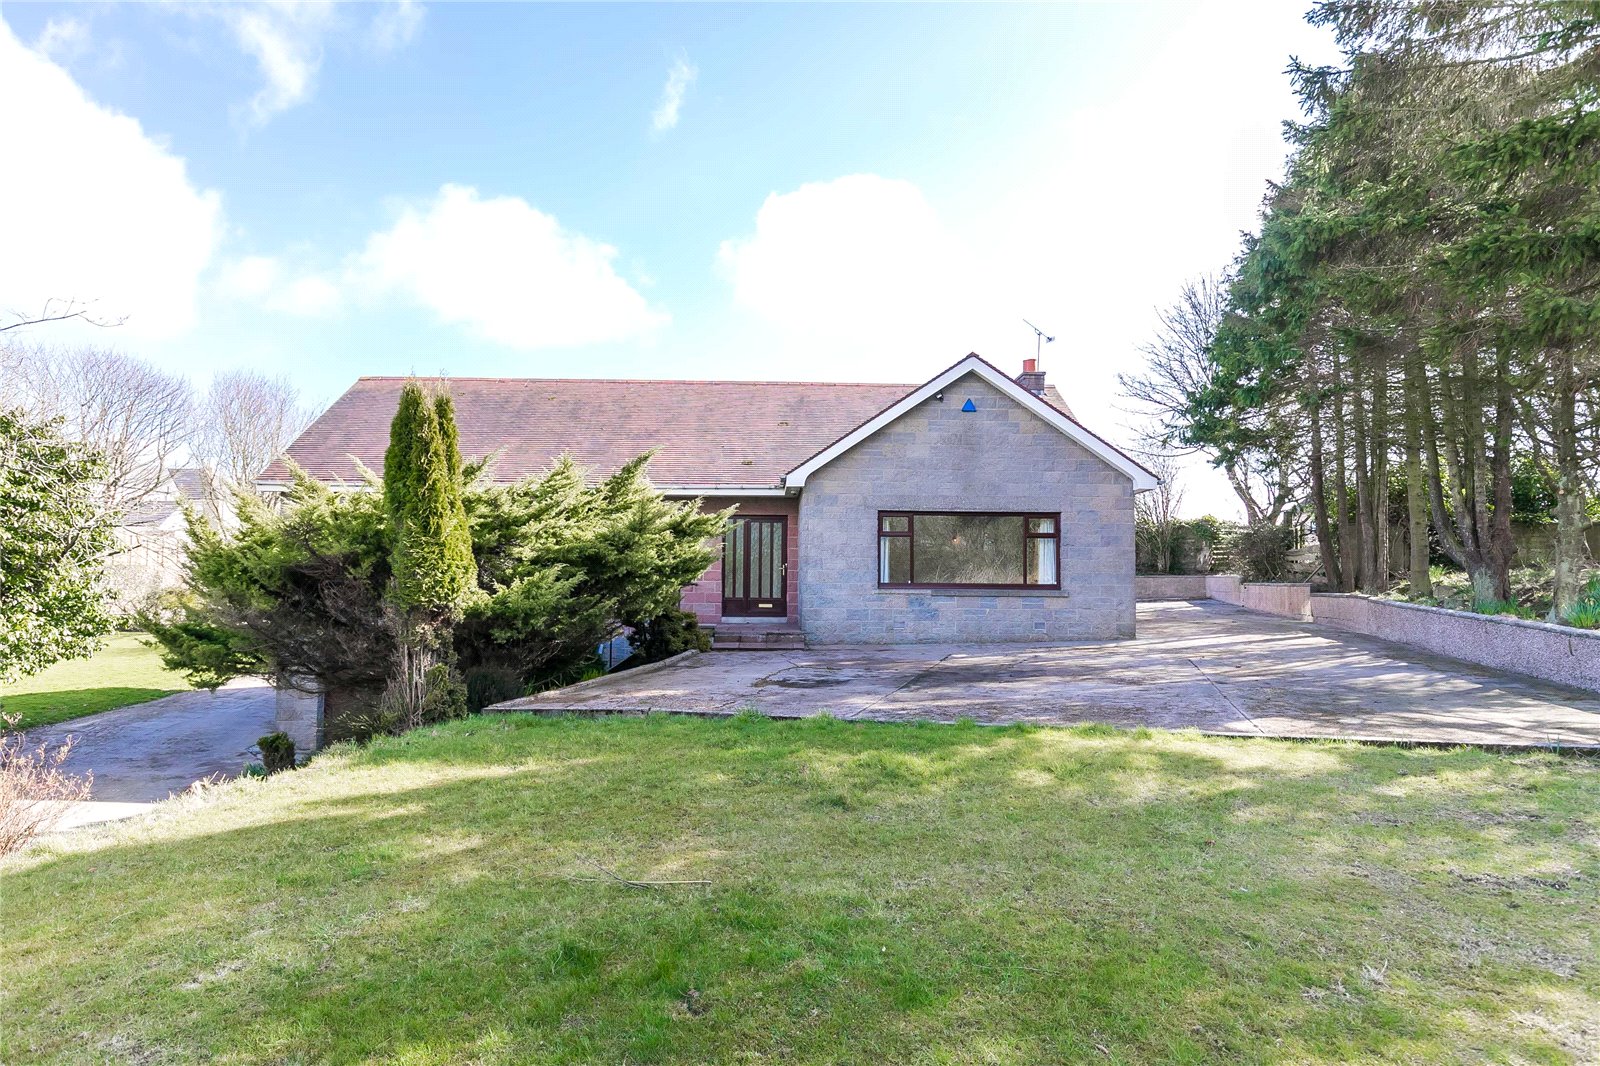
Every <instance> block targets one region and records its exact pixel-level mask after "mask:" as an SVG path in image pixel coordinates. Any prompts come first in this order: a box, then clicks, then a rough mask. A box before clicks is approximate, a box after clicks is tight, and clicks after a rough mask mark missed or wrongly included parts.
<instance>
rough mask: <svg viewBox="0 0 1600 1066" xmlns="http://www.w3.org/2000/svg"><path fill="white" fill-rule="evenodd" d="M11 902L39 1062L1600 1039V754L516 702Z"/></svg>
mask: <svg viewBox="0 0 1600 1066" xmlns="http://www.w3.org/2000/svg"><path fill="white" fill-rule="evenodd" d="M596 864H603V865H604V866H605V867H607V868H609V869H610V870H612V871H615V872H616V873H617V874H619V875H621V876H624V877H628V878H634V879H646V880H676V879H697V878H705V879H709V880H710V881H711V882H712V883H711V885H710V886H709V887H704V888H702V887H696V886H692V885H690V886H675V887H663V888H653V889H652V888H633V887H628V886H626V885H624V884H621V883H618V882H617V881H615V880H612V879H610V878H609V877H608V876H607V875H606V874H604V873H602V872H601V871H600V869H599V868H598V866H597V865H596ZM0 878H3V884H0V888H3V896H4V900H5V903H4V914H5V935H4V937H3V939H0V969H3V973H4V978H5V979H4V982H3V984H4V989H5V991H4V999H3V1001H0V1011H3V1014H0V1016H3V1017H4V1018H5V1019H6V1024H5V1025H4V1026H0V1060H3V1061H5V1062H7V1063H24V1062H38V1061H51V1062H66V1063H75V1062H97V1061H107V1060H117V1061H135V1062H151V1063H156V1062H160V1063H168V1062H199V1061H206V1062H224V1063H257V1062H260V1063H267V1062H273V1063H311V1062H339V1063H348V1062H362V1063H402V1064H422V1063H490V1064H494V1063H519V1062H539V1063H579V1062H583V1063H591V1062H604V1063H647V1062H661V1063H684V1064H687V1063H745V1062H758V1061H759V1062H784V1063H841V1062H861V1063H884V1062H896V1063H900V1062H905V1063H929V1064H935V1063H1002V1064H1005V1063H1016V1064H1022V1063H1029V1064H1032V1063H1044V1062H1072V1061H1085V1062H1110V1063H1136V1062H1176V1063H1197V1062H1217V1063H1241V1062H1297V1063H1305V1062H1312V1063H1317V1062H1321V1063H1333V1062H1351V1061H1388V1062H1430V1063H1431V1062H1451V1061H1473V1062H1479V1061H1502V1062H1510V1061H1517V1062H1561V1061H1594V1060H1595V1058H1596V1056H1597V1055H1600V1028H1597V1026H1596V1024H1595V1019H1596V1018H1600V959H1597V936H1600V933H1597V930H1600V892H1597V888H1600V764H1596V763H1594V762H1590V761H1584V760H1578V759H1562V758H1560V757H1557V756H1553V755H1550V754H1548V753H1536V754H1528V755H1519V756H1507V755H1497V754H1488V753H1484V752H1480V751H1474V750H1457V751H1448V752H1445V751H1434V750H1423V749H1416V750H1406V749H1398V748H1371V747H1361V746H1356V745H1346V744H1339V743H1333V742H1328V743H1292V742H1281V741H1266V740H1260V741H1257V740H1250V741H1228V740H1220V739H1206V738H1201V737H1199V736H1197V735H1193V734H1172V733H1152V732H1147V731H1139V732H1133V733H1128V732H1118V731H1115V730H1111V729H1108V728H1104V727H1086V728H1079V729H1073V730H1053V729H1052V730H1043V729H1027V728H1022V727H1018V728H1008V729H988V728H983V727H978V726H971V725H957V726H933V725H871V724H854V723H841V722H834V721H831V720H827V719H824V720H817V721H809V722H773V721H767V720H764V719H759V718H755V717H754V716H750V715H745V716H740V717H739V718H737V719H734V720H697V719H683V718H667V717H659V716H658V717H651V718H643V719H623V718H615V719H601V720H584V719H574V718H563V719H541V718H535V717H530V716H518V715H510V716H502V717H487V718H477V719H469V720H467V721H464V722H460V723H456V724H454V725H451V726H448V727H444V728H440V729H433V730H422V731H417V732H414V733H412V734H410V735H407V736H404V737H400V738H396V739H388V740H381V741H378V742H376V743H373V744H372V745H370V746H369V747H366V748H362V749H357V748H353V747H346V746H341V747H339V748H336V749H334V750H332V751H331V752H329V753H327V754H325V755H323V756H321V757H319V758H318V759H317V760H316V761H315V762H314V763H313V764H312V765H311V766H310V767H309V768H307V769H303V770H300V771H298V772H295V773H288V774H283V775H279V776H277V777H274V778H271V779H267V780H254V781H252V780H244V781H239V782H237V783H234V784H232V785H229V786H226V787H224V788H222V789H220V790H218V791H216V792H215V793H213V794H211V795H210V796H200V797H191V798H187V799H183V800H179V801H175V804H174V807H173V808H172V809H170V811H169V813H167V814H165V815H163V816H158V817H155V818H152V819H149V820H147V821H142V822H139V823H130V824H124V825H121V826H112V827H106V828H101V829H95V830H86V831H83V832H79V833H74V834H69V835H65V836H61V837H57V838H54V839H53V840H50V841H47V842H45V843H44V844H42V845H36V846H35V847H34V848H33V849H31V850H29V851H26V852H24V853H22V854H20V855H18V856H14V857H13V858H11V859H9V860H5V861H4V863H0Z"/></svg>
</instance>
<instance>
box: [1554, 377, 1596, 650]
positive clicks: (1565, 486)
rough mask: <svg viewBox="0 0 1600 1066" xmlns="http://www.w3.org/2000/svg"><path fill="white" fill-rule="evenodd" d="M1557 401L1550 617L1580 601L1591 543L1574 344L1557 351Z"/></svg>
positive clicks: (1566, 611)
mask: <svg viewBox="0 0 1600 1066" xmlns="http://www.w3.org/2000/svg"><path fill="white" fill-rule="evenodd" d="M1554 364H1555V365H1554V367H1553V368H1552V369H1553V370H1554V371H1555V373H1554V374H1553V375H1552V377H1553V378H1554V379H1555V380H1554V383H1553V384H1554V385H1555V402H1554V403H1552V404H1551V408H1550V413H1551V426H1550V438H1551V441H1550V442H1551V444H1552V446H1553V450H1554V452H1555V459H1556V558H1555V570H1556V573H1555V599H1554V602H1553V603H1552V604H1551V605H1550V621H1552V622H1559V621H1562V620H1564V619H1565V618H1566V617H1567V616H1568V615H1569V614H1570V613H1571V612H1572V609H1573V607H1575V606H1576V605H1577V602H1578V595H1579V593H1581V592H1582V591H1583V590H1582V588H1581V586H1580V583H1579V578H1580V577H1581V576H1582V571H1583V560H1584V557H1585V556H1586V555H1587V554H1588V545H1586V544H1585V543H1584V540H1583V529H1584V510H1585V508H1584V499H1583V496H1584V484H1583V472H1582V470H1581V469H1580V468H1579V465H1578V463H1579V460H1578V384H1577V374H1576V373H1575V368H1574V366H1573V354H1572V350H1571V349H1570V348H1568V349H1562V350H1561V351H1559V352H1557V353H1556V356H1555V359H1554Z"/></svg>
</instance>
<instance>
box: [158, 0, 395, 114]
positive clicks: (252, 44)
mask: <svg viewBox="0 0 1600 1066" xmlns="http://www.w3.org/2000/svg"><path fill="white" fill-rule="evenodd" d="M347 9H348V5H340V4H339V3H338V2H337V0H272V2H242V0H241V2H236V3H206V4H198V5H184V6H181V7H172V8H170V9H169V10H172V11H175V12H180V13H183V14H187V15H192V16H198V17H208V18H212V19H215V20H218V21H220V22H221V23H222V24H223V25H224V26H225V27H226V28H227V30H228V32H229V34H231V35H232V37H233V40H234V43H235V44H237V45H238V46H239V48H240V49H241V50H242V51H243V52H245V54H247V55H249V56H251V57H252V58H253V59H254V60H255V62H256V66H257V67H258V68H259V70H260V72H261V78H262V86H261V88H260V90H258V91H257V92H256V94H255V95H254V96H253V97H251V98H250V100H249V102H248V103H247V104H245V105H244V106H243V107H242V108H241V110H242V112H243V115H244V118H245V119H246V121H247V122H248V123H249V124H251V125H255V126H260V125H264V124H265V123H267V122H268V121H270V120H271V119H272V118H273V117H275V116H277V115H279V114H282V113H283V112H285V111H287V110H289V109H290V108H292V107H295V106H297V105H299V104H303V103H305V102H306V101H307V100H309V99H311V97H312V95H313V94H314V93H315V92H316V84H317V76H318V74H319V73H320V72H321V70H322V61H323V56H324V53H325V51H326V49H327V47H328V45H329V44H330V43H333V44H336V45H337V44H339V43H342V42H344V41H347V40H350V39H352V36H353V38H354V39H355V40H357V41H362V40H364V41H365V43H366V44H367V45H368V46H369V47H371V48H372V49H373V50H375V51H378V52H391V51H394V50H396V49H398V48H402V47H404V46H405V45H407V44H409V43H410V42H411V40H412V39H413V38H414V37H415V36H416V35H417V31H418V29H419V28H420V27H421V25H422V17H423V14H424V9H423V7H422V5H421V4H420V3H418V2H417V0H392V2H390V3H385V4H382V5H380V6H378V7H377V13H376V14H374V15H373V16H372V18H371V19H370V20H368V21H367V23H366V29H365V31H364V36H363V35H362V32H361V31H360V30H359V28H358V27H359V22H357V21H355V20H352V19H351V18H350V17H348V16H346V15H345V14H344V11H345V10H347ZM356 10H359V11H361V12H363V14H364V13H365V12H366V11H367V10H370V9H369V8H367V7H364V6H363V7H357V8H356Z"/></svg>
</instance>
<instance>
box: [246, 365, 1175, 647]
mask: <svg viewBox="0 0 1600 1066" xmlns="http://www.w3.org/2000/svg"><path fill="white" fill-rule="evenodd" d="M406 380H407V379H405V378H398V377H372V378H361V379H360V380H359V381H357V382H356V383H355V385H353V386H352V387H351V388H350V390H349V391H348V392H346V393H345V394H344V395H343V396H342V397H340V398H339V400H338V401H337V402H335V403H334V405H333V406H332V407H330V408H329V409H328V410H327V411H326V412H325V413H324V414H323V415H322V417H321V418H319V419H317V420H316V422H314V423H312V425H311V426H310V428H308V429H307V430H306V431H305V432H304V433H303V434H301V436H300V438H299V439H298V440H297V441H295V443H294V444H293V445H291V446H290V448H289V451H288V455H289V457H290V458H291V459H293V460H294V461H295V462H296V463H297V464H299V466H300V467H301V468H302V469H304V470H306V471H307V472H308V473H309V474H311V475H312V476H313V477H315V478H317V479H319V480H321V481H324V482H327V483H335V484H336V483H346V484H354V483H357V482H359V480H360V475H359V465H358V464H360V465H365V466H367V467H370V468H373V469H378V468H380V467H381V465H382V461H383V451H384V448H385V446H386V445H387V443H388V427H389V420H390V419H391V418H392V417H393V414H394V411H395V407H396V405H397V403H398V396H399V391H400V388H401V386H402V385H403V384H404V383H405V381H406ZM448 385H449V388H450V392H451V395H452V397H453V398H454V400H455V406H456V417H457V421H458V423H459V427H460V433H461V450H462V452H463V454H466V455H487V454H489V453H491V452H498V453H499V459H498V461H497V462H496V463H495V464H494V466H493V469H492V471H491V476H493V477H495V478H496V479H500V480H506V481H514V480H518V479H521V478H525V477H528V476H530V475H533V474H537V473H539V472H540V471H542V470H544V469H546V468H547V467H548V465H549V463H550V461H551V459H552V458H554V457H555V456H557V455H560V454H562V453H567V454H569V455H571V456H572V457H573V458H574V459H576V460H577V461H578V462H579V463H581V464H583V465H584V466H586V467H588V468H590V469H592V470H595V471H599V472H605V471H609V470H614V469H616V468H617V467H618V466H619V465H621V464H622V463H623V462H624V461H626V460H628V459H631V458H633V457H634V456H637V455H639V454H640V453H642V452H644V451H647V450H650V449H654V450H655V453H656V454H655V459H654V460H653V461H652V463H651V466H650V471H651V477H652V479H653V480H654V482H655V483H656V485H657V487H658V488H659V489H660V490H661V491H662V492H663V493H665V494H667V495H669V496H676V497H682V498H691V499H701V500H703V501H704V503H705V506H707V507H715V508H718V509H720V508H724V507H728V506H730V505H734V506H737V508H738V510H737V512H736V517H735V518H734V520H733V523H732V526H731V527H730V529H729V530H728V533H727V535H726V536H725V537H724V540H723V545H722V557H721V559H720V561H719V562H718V563H716V564H714V565H713V566H712V567H711V569H710V570H709V571H708V572H707V573H706V574H705V576H704V577H702V578H701V580H700V581H699V582H697V583H696V584H694V585H692V586H690V587H689V588H686V589H685V590H684V595H683V604H684V607H685V608H686V609H688V610H692V611H694V612H695V614H696V615H698V616H699V618H700V620H701V621H702V622H703V623H705V624H707V625H711V626H715V627H716V629H717V632H718V638H719V642H725V641H726V638H727V636H728V634H730V633H733V634H744V635H747V637H748V638H749V639H751V640H756V641H760V642H765V641H770V640H771V639H772V638H774V637H776V638H779V639H782V638H783V637H784V636H786V635H787V636H791V637H792V638H793V639H796V640H798V639H799V638H801V637H802V636H803V638H804V639H805V640H806V641H809V642H812V643H824V644H837V643H903V642H945V641H951V642H954V641H1067V640H1104V639H1113V638H1119V637H1131V636H1133V631H1134V593H1133V496H1134V493H1136V492H1142V491H1144V490H1147V489H1151V488H1154V487H1155V485H1156V484H1157V480H1156V477H1155V475H1153V474H1151V473H1150V471H1148V470H1146V469H1145V468H1144V467H1142V466H1140V465H1139V464H1138V463H1137V462H1135V461H1134V460H1133V459H1131V458H1129V457H1128V456H1127V455H1125V454H1124V453H1122V452H1120V451H1118V450H1117V449H1116V448H1114V447H1112V446H1111V445H1110V444H1108V443H1107V442H1106V441H1104V440H1102V439H1101V438H1100V437H1097V436H1095V435H1094V434H1093V433H1091V432H1090V431H1089V430H1088V429H1086V428H1084V426H1083V425H1082V424H1081V423H1080V422H1078V421H1077V419H1076V418H1074V417H1073V415H1072V412H1071V410H1070V409H1069V408H1068V407H1067V405H1066V403H1065V402H1064V400H1063V399H1062V397H1061V395H1060V393H1059V392H1057V391H1056V389H1055V388H1053V387H1051V386H1047V385H1046V384H1045V382H1044V375H1043V374H1042V373H1040V372H1039V371H1037V370H1036V369H1035V366H1034V363H1033V360H1027V361H1026V362H1025V364H1024V370H1023V373H1022V374H1020V375H1018V376H1017V377H1016V378H1015V379H1013V378H1011V377H1009V376H1008V375H1006V374H1005V373H1003V372H1002V371H1000V370H998V369H996V368H995V367H994V366H993V365H992V364H990V363H988V362H986V361H985V360H984V359H982V358H980V357H979V356H977V355H969V356H967V357H966V358H965V359H962V360H961V361H960V362H958V363H956V364H955V365H954V366H952V367H950V368H949V369H948V370H945V371H944V372H943V373H940V374H939V375H938V376H936V377H934V378H933V379H932V380H931V381H928V382H926V383H925V384H923V385H915V386H913V385H868V384H832V383H820V382H753V381H750V382H747V381H620V380H567V379H522V378H451V379H449V381H448ZM287 479H288V470H287V467H286V466H284V465H283V464H281V463H278V464H274V465H273V466H271V467H269V468H268V469H267V470H266V471H265V472H264V473H263V474H262V477H261V479H260V481H259V485H260V487H261V488H262V489H263V490H265V491H269V492H270V491H276V490H281V489H282V488H283V487H284V486H285V485H286V483H287Z"/></svg>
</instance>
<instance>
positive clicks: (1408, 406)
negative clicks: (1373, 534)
mask: <svg viewBox="0 0 1600 1066" xmlns="http://www.w3.org/2000/svg"><path fill="white" fill-rule="evenodd" d="M1421 359H1422V352H1421V350H1419V349H1417V348H1413V349H1411V351H1410V352H1408V353H1407V355H1406V365H1405V377H1406V383H1405V384H1406V402H1405V407H1404V412H1405V423H1406V523H1407V538H1408V540H1409V541H1410V548H1411V559H1410V563H1409V564H1408V565H1407V567H1406V577H1407V580H1408V581H1409V583H1410V586H1411V596H1412V598H1414V599H1432V598H1433V578H1432V576H1431V575H1430V574H1429V573H1428V497H1427V492H1426V490H1425V489H1424V487H1423V484H1422V478H1423V473H1422V415H1423V411H1424V410H1425V409H1426V407H1425V405H1427V406H1431V402H1430V400H1429V398H1428V394H1427V378H1426V376H1425V375H1424V373H1423V369H1422V364H1421Z"/></svg>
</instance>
